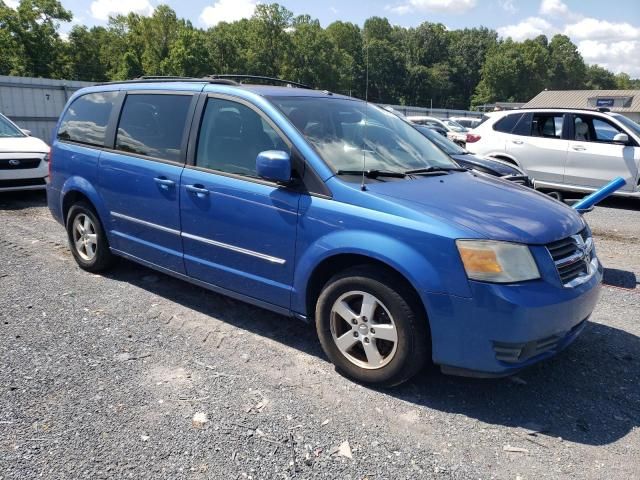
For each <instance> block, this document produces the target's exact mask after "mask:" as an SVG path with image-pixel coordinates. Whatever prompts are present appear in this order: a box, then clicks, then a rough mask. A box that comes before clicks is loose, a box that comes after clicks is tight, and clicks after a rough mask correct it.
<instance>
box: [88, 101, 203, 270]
mask: <svg viewBox="0 0 640 480" xmlns="http://www.w3.org/2000/svg"><path fill="white" fill-rule="evenodd" d="M192 101H193V95H190V94H189V95H179V94H171V95H170V94H155V93H154V94H136V93H129V94H128V95H127V97H126V99H125V102H124V106H123V109H122V113H121V115H120V122H119V124H118V129H117V132H116V140H115V148H114V150H113V151H104V152H102V155H101V156H100V173H99V179H98V182H99V189H100V194H101V195H102V197H103V199H104V201H105V204H106V206H107V208H108V209H109V216H110V218H109V221H108V222H107V224H106V228H108V229H109V230H110V233H111V238H112V245H111V246H112V247H113V248H115V249H117V250H119V251H121V252H124V253H126V254H129V255H132V256H134V257H136V258H138V259H141V260H144V261H146V262H150V263H153V264H155V265H159V266H161V267H164V268H168V269H170V270H173V271H175V272H179V273H184V262H183V260H182V241H181V238H180V205H179V192H178V189H179V187H180V175H181V174H182V170H183V169H184V159H185V150H186V148H185V145H186V136H187V135H188V129H187V124H188V123H190V122H188V121H187V119H189V120H190V118H191V116H192V113H190V111H191V105H192Z"/></svg>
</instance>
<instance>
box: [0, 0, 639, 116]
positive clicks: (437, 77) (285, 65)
mask: <svg viewBox="0 0 640 480" xmlns="http://www.w3.org/2000/svg"><path fill="white" fill-rule="evenodd" d="M71 18H72V17H71V13H70V12H69V11H67V10H65V9H64V8H63V7H62V4H61V3H60V1H59V0H21V1H20V4H19V6H18V7H17V8H16V9H12V8H9V7H8V6H7V5H6V4H5V3H4V0H0V74H2V75H25V76H36V77H37V76H43V77H51V78H69V79H76V80H87V81H96V82H102V81H108V80H122V79H130V78H135V77H139V76H141V75H177V76H191V77H201V76H204V75H209V74H214V73H238V74H255V75H266V76H276V77H282V78H288V79H291V80H294V81H299V82H303V83H307V84H310V85H312V86H315V87H317V88H322V89H327V90H331V91H334V92H338V93H343V94H347V95H352V96H356V97H360V98H364V97H365V95H368V98H369V99H370V100H371V101H375V102H384V103H400V104H411V105H419V106H429V105H431V104H433V106H434V107H448V108H468V107H469V106H470V104H473V105H478V104H482V103H490V102H494V101H523V102H524V101H527V100H529V99H530V98H532V97H533V96H535V95H537V94H538V93H539V92H540V91H541V90H543V89H545V88H548V89H579V88H594V89H598V88H599V89H614V88H620V89H637V88H640V80H637V79H636V80H633V79H631V78H630V77H629V75H626V74H624V73H620V74H618V75H614V74H613V73H611V72H609V71H608V70H606V69H604V68H602V67H599V66H597V65H592V66H588V67H587V66H586V65H585V63H584V60H583V58H582V56H581V55H580V53H579V52H578V50H577V48H576V46H575V45H574V44H573V43H572V42H571V40H570V39H569V38H568V37H566V36H565V35H555V36H554V37H553V38H551V40H549V39H547V37H546V36H544V35H540V36H538V37H536V38H535V39H533V40H526V41H524V42H514V41H513V40H511V39H506V40H499V39H498V35H497V33H496V32H495V31H494V30H490V29H487V28H484V27H481V28H467V29H462V30H448V29H447V28H446V27H445V26H444V25H442V24H439V23H431V22H424V23H422V24H421V25H419V26H417V27H416V28H403V27H399V26H393V25H391V24H390V23H389V20H387V19H386V18H381V17H371V18H369V19H368V20H366V21H365V23H364V26H363V27H362V28H360V27H359V26H358V25H355V24H353V23H348V22H341V21H336V22H334V23H332V24H330V25H329V26H327V27H326V28H322V26H321V25H320V23H319V21H318V20H316V19H313V18H311V17H310V16H309V15H300V16H296V17H294V15H293V13H292V12H290V11H289V10H287V9H286V8H285V7H283V6H281V5H279V4H277V3H258V5H257V7H256V10H255V12H254V15H253V16H252V17H251V18H250V19H243V20H239V21H236V22H232V23H225V22H223V23H220V24H218V25H216V26H215V27H212V28H209V29H207V30H203V29H200V28H195V27H194V26H193V25H192V24H191V23H190V22H189V21H187V20H184V19H180V18H178V17H177V15H176V13H175V11H174V10H173V9H171V8H170V7H169V6H167V5H158V6H156V8H155V10H154V12H153V14H152V15H151V16H149V17H144V16H140V15H137V14H129V15H118V16H116V17H112V18H110V19H109V23H108V25H107V27H92V28H87V27H85V26H78V25H76V26H74V27H73V28H72V29H71V31H70V32H69V34H68V37H67V38H64V39H63V38H62V37H61V36H60V33H59V30H60V25H61V23H63V22H69V21H71ZM367 78H368V83H367Z"/></svg>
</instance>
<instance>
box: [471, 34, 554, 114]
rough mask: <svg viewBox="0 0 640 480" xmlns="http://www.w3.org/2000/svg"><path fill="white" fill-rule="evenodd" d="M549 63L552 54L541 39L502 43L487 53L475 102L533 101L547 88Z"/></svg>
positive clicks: (474, 98) (509, 40)
mask: <svg viewBox="0 0 640 480" xmlns="http://www.w3.org/2000/svg"><path fill="white" fill-rule="evenodd" d="M548 64H549V53H548V51H547V49H546V48H545V47H544V46H543V45H542V44H541V43H540V42H539V41H536V40H525V41H524V42H521V43H520V42H514V41H513V40H511V39H507V40H505V41H503V42H501V43H499V44H498V45H497V46H496V47H495V48H494V49H492V50H491V51H490V52H489V53H488V54H487V58H486V61H485V63H484V65H483V67H482V78H481V80H480V83H479V84H478V87H477V89H476V93H475V95H474V96H473V104H474V105H480V104H483V103H490V102H496V101H509V102H526V101H528V100H530V99H531V98H533V97H534V96H535V95H537V94H538V93H540V91H541V90H543V89H544V88H545V86H546V83H547V79H548V77H549V71H548V68H547V65H548Z"/></svg>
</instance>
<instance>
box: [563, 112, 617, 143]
mask: <svg viewBox="0 0 640 480" xmlns="http://www.w3.org/2000/svg"><path fill="white" fill-rule="evenodd" d="M573 122H574V129H573V131H574V134H573V138H574V140H576V141H580V142H599V143H613V137H615V136H616V135H617V134H618V133H623V131H622V130H621V129H620V128H618V127H617V126H615V125H614V124H613V123H610V122H608V121H607V120H605V119H602V118H598V117H594V116H591V115H576V116H575V117H574V120H573Z"/></svg>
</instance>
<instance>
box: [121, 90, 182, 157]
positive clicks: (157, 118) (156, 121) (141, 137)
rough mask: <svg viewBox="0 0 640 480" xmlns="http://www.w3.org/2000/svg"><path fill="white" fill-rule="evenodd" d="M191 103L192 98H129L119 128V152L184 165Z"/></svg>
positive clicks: (168, 96) (163, 95) (144, 95)
mask: <svg viewBox="0 0 640 480" xmlns="http://www.w3.org/2000/svg"><path fill="white" fill-rule="evenodd" d="M191 99H192V96H191V95H165V94H141V95H137V94H134V95H127V99H126V100H125V103H124V107H122V114H121V115H120V123H119V124H118V133H117V135H116V150H122V151H124V152H129V153H136V154H138V155H145V156H148V157H154V158H158V159H161V160H170V161H173V162H177V161H180V160H181V156H182V151H181V146H182V139H183V135H184V130H185V124H186V120H187V115H188V112H189V106H190V105H191Z"/></svg>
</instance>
